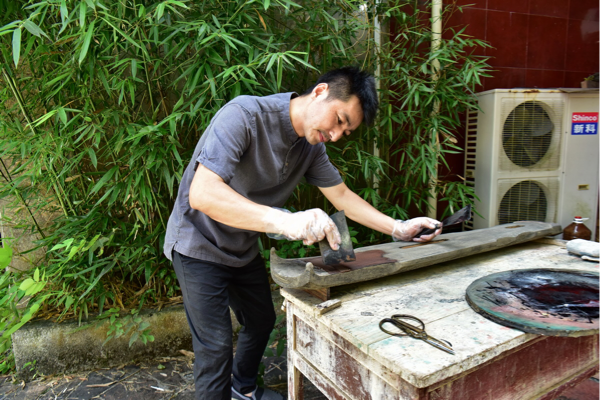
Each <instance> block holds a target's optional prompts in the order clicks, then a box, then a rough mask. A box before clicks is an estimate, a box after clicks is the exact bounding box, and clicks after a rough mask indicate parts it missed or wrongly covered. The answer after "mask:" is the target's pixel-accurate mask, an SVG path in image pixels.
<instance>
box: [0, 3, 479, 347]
mask: <svg viewBox="0 0 600 400" xmlns="http://www.w3.org/2000/svg"><path fill="white" fill-rule="evenodd" d="M409 4H412V3H411V2H406V1H401V0H396V1H391V2H382V3H381V4H379V5H378V7H379V9H377V10H376V9H374V8H371V9H368V10H364V11H361V10H360V9H359V8H358V5H359V3H358V2H355V1H353V0H341V1H337V2H329V1H315V0H306V1H302V2H299V3H296V2H293V1H291V0H273V1H270V0H260V1H259V0H244V1H241V0H231V1H221V0H201V1H189V0H165V1H152V0H123V1H119V2H110V1H103V0H42V1H37V0H36V1H26V0H0V9H3V10H5V12H3V14H2V15H0V52H1V55H0V69H1V76H0V82H1V84H0V172H1V175H0V180H1V181H2V184H1V185H0V198H2V199H5V200H7V201H8V202H9V206H8V208H7V210H10V212H7V211H6V210H5V211H4V212H3V213H2V216H3V218H10V219H11V220H12V221H13V222H14V221H18V224H17V225H18V226H20V227H22V228H24V229H26V230H27V231H28V232H31V233H32V234H35V235H37V237H39V241H38V245H39V247H40V248H45V249H48V250H47V254H46V258H45V259H43V260H41V261H40V264H39V265H37V269H36V271H39V272H38V279H35V276H33V274H34V272H33V271H30V272H27V273H24V274H23V275H17V274H12V273H9V272H7V273H6V274H5V275H3V278H2V279H3V280H2V281H1V282H4V283H2V284H3V285H4V286H2V287H3V289H2V293H1V294H2V295H3V296H4V301H3V303H2V304H0V315H1V316H2V317H1V318H2V321H3V322H2V323H5V324H7V325H5V329H6V331H5V332H9V331H10V330H11V329H13V328H14V327H15V326H17V325H18V324H19V323H20V322H17V321H23V319H24V318H28V317H29V318H30V317H31V316H33V315H34V314H35V310H37V309H39V307H41V306H42V305H43V307H44V310H45V312H46V313H50V314H52V313H54V315H58V316H59V317H60V318H66V317H76V318H78V319H79V320H80V321H81V320H82V319H85V318H87V317H88V314H89V313H91V312H96V313H98V314H99V315H103V313H105V310H106V309H112V310H114V309H119V310H131V309H134V310H139V309H140V308H141V307H142V306H143V305H144V304H156V303H158V302H163V301H168V300H169V299H170V298H173V297H175V296H176V295H177V294H178V286H177V281H176V277H175V275H174V272H173V271H172V268H171V266H170V265H169V263H168V261H167V260H166V258H164V257H163V255H162V244H163V243H162V241H163V237H164V232H165V228H166V223H167V220H168V217H169V214H170V212H171V210H172V207H173V202H174V200H175V197H176V195H177V189H178V183H179V181H180V179H181V176H182V174H183V169H184V168H185V166H186V165H187V163H188V162H189V160H190V157H191V154H192V151H193V149H194V147H195V145H196V143H197V141H198V139H199V137H200V136H201V134H202V132H203V130H204V129H205V128H206V126H207V125H208V123H209V122H210V120H211V118H212V117H213V116H214V114H215V113H216V111H217V110H218V109H219V108H220V107H221V106H223V105H224V104H225V103H226V102H227V101H229V100H231V99H232V98H234V97H236V96H238V95H240V94H252V95H267V94H272V93H275V92H280V91H290V90H295V91H298V92H302V91H304V89H305V88H307V87H309V86H310V85H311V84H312V83H313V82H314V80H315V79H316V77H317V76H318V75H319V74H320V73H322V72H325V71H327V70H329V69H331V68H333V67H338V66H342V65H348V64H356V63H358V64H360V65H361V66H362V67H365V68H367V69H369V70H371V71H375V69H376V66H377V65H380V66H381V76H380V78H379V81H380V87H381V89H380V93H381V113H380V116H379V119H378V121H377V124H376V125H375V127H373V128H370V129H362V130H361V131H359V132H356V133H355V134H354V135H352V136H351V137H350V138H349V140H345V141H342V142H339V143H336V144H333V145H332V146H330V147H329V148H328V151H329V154H330V157H331V160H332V162H333V163H334V164H335V165H336V166H337V167H338V168H339V170H340V171H341V173H342V174H343V176H344V179H345V182H346V183H347V184H348V186H349V187H350V188H351V189H353V190H355V191H356V192H357V193H360V194H361V195H362V196H363V197H364V198H366V199H367V200H368V201H370V202H371V203H372V204H374V205H375V206H376V207H377V208H379V209H380V210H381V211H383V212H384V213H386V214H388V215H390V216H392V217H396V218H403V219H404V218H406V217H407V216H408V211H407V210H408V208H409V205H415V206H416V208H417V209H418V211H419V212H420V213H423V212H425V211H426V208H427V198H428V196H429V193H428V190H429V189H431V188H432V189H433V190H434V191H436V192H437V193H438V195H439V196H440V197H441V198H444V199H446V200H448V201H449V204H450V205H449V208H452V207H455V206H457V205H459V204H460V205H462V203H463V202H467V201H468V200H467V197H466V195H467V194H469V193H470V190H469V189H468V188H467V187H466V186H465V185H464V184H463V183H462V182H460V181H456V179H455V177H451V176H449V177H440V176H437V175H436V174H435V171H434V170H435V166H436V165H438V164H441V165H444V163H445V157H446V156H447V155H448V154H450V153H452V152H456V151H459V149H458V148H457V147H456V145H455V144H454V139H453V135H454V132H455V129H456V127H457V126H458V120H459V119H458V115H459V114H458V113H460V112H461V111H464V110H466V109H468V108H473V107H475V102H474V98H473V96H472V93H473V91H474V89H475V87H476V85H477V84H478V83H479V79H480V77H481V76H485V73H486V71H487V69H486V68H487V65H486V64H485V61H484V60H482V59H480V58H477V57H475V56H472V55H471V53H472V51H473V49H474V48H475V47H477V46H484V44H483V43H482V42H480V41H478V40H475V39H473V38H469V37H467V36H465V35H464V34H463V33H462V32H460V31H459V32H456V33H453V32H449V33H448V34H447V35H446V36H445V37H448V38H449V39H446V40H443V41H442V45H441V47H440V49H439V50H437V51H436V52H435V53H432V52H431V51H429V50H428V45H427V43H428V42H429V41H430V39H431V33H430V30H429V22H428V21H427V20H426V19H424V18H423V17H422V15H421V14H420V12H419V11H418V10H414V9H413V8H412V7H411V6H409ZM376 15H379V16H381V18H382V20H383V21H384V22H385V21H387V22H388V23H392V24H394V25H395V26H396V29H395V35H394V36H393V37H389V38H388V40H385V41H384V43H383V44H382V45H381V46H378V45H376V43H375V42H374V41H373V39H372V37H373V35H372V33H373V30H374V21H375V18H376ZM433 59H438V60H439V61H440V63H441V67H440V70H439V72H438V74H437V78H436V79H432V78H431V74H432V72H433V71H434V70H433V69H432V61H433ZM374 146H377V148H378V149H379V153H378V154H379V155H377V153H375V152H374ZM431 176H434V177H435V179H434V181H433V182H432V181H431V179H430V177H431ZM287 207H288V208H290V209H306V208H312V207H321V208H323V209H325V210H326V211H328V212H331V211H332V207H331V205H330V204H329V203H328V202H327V201H326V200H325V199H324V198H323V196H322V195H321V194H320V192H319V191H318V190H316V189H315V188H313V187H310V186H308V185H300V186H299V188H298V189H297V190H296V191H295V193H294V196H293V198H292V199H290V201H289V203H288V205H287ZM44 220H49V221H51V222H50V223H49V224H44V223H42V222H41V221H44ZM353 228H354V232H355V237H356V239H357V241H358V243H359V244H363V245H364V244H370V243H375V242H377V241H381V240H389V238H383V237H382V236H381V235H379V234H377V233H373V232H371V231H369V230H366V229H364V228H362V227H357V226H354V227H353ZM261 244H264V248H263V250H264V253H266V254H268V252H267V251H266V250H267V249H269V248H270V246H271V245H272V243H271V241H270V240H269V239H266V238H263V242H262V243H261ZM282 249H283V250H282V252H283V253H285V254H282V255H285V256H290V255H291V256H301V255H311V254H310V252H311V251H315V250H311V249H306V248H303V247H302V246H300V245H298V244H297V243H288V244H286V245H282ZM313 249H315V247H313ZM6 257H7V256H6V254H4V255H3V254H2V253H0V263H4V262H5V260H6ZM40 274H41V278H40V277H39V275H40ZM25 282H27V283H26V284H25ZM11 283H18V284H11ZM42 283H43V285H42ZM21 288H23V289H21ZM27 292H29V294H31V295H32V297H31V300H30V304H31V305H30V306H28V308H27V309H26V310H25V311H18V310H16V309H15V308H14V305H15V304H16V302H18V301H19V300H20V299H21V298H22V297H23V296H24V295H25V293H27ZM36 307H37V308H36ZM108 315H110V318H112V317H113V316H115V313H114V312H113V311H111V312H110V313H109V314H108ZM11 318H12V319H11ZM131 318H132V319H131V320H127V321H120V322H118V319H116V317H115V320H114V321H113V325H112V326H113V329H112V330H111V332H110V335H112V336H117V335H123V334H125V333H126V332H130V333H133V335H137V336H136V339H139V340H142V341H144V340H146V341H147V340H151V339H150V338H151V336H150V335H149V333H148V331H147V330H146V329H145V328H146V327H144V329H142V328H141V325H140V324H139V323H136V320H135V318H136V317H135V316H132V317H131ZM117 322H118V323H117ZM10 324H13V325H10ZM119 324H120V325H119ZM136 324H137V325H136ZM9 325H10V327H9ZM3 337H4V336H3ZM132 339H133V336H132ZM3 340H4V339H3ZM132 343H133V342H132ZM0 346H4V344H0ZM2 348H4V347H2Z"/></svg>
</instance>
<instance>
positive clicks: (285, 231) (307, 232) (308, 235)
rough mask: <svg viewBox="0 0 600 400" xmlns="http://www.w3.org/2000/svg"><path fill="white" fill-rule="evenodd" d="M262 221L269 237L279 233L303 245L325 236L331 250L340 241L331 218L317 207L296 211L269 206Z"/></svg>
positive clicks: (335, 247)
mask: <svg viewBox="0 0 600 400" xmlns="http://www.w3.org/2000/svg"><path fill="white" fill-rule="evenodd" d="M263 222H264V223H265V229H266V231H267V232H269V233H268V234H267V235H268V236H269V237H275V235H277V236H278V235H281V236H283V237H284V238H285V239H288V240H302V242H303V243H304V244H305V245H311V244H313V243H317V242H319V241H321V240H323V239H325V238H327V241H328V242H329V246H331V248H332V249H333V250H337V249H338V248H339V245H340V243H341V242H342V238H341V236H340V232H339V231H338V228H337V226H336V225H335V223H334V222H333V220H332V219H331V218H329V216H328V215H327V214H326V213H325V211H323V210H321V209H319V208H313V209H311V210H306V211H299V212H296V213H290V212H289V211H287V210H281V209H276V208H271V210H270V211H269V212H268V213H267V214H266V215H265V217H264V218H263ZM273 234H275V235H273Z"/></svg>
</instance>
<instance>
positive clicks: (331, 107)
mask: <svg viewBox="0 0 600 400" xmlns="http://www.w3.org/2000/svg"><path fill="white" fill-rule="evenodd" d="M310 96H311V102H310V103H309V104H308V106H307V107H306V109H305V112H304V123H303V135H301V136H303V137H305V138H306V140H307V141H308V143H310V144H312V145H315V144H317V143H321V142H336V141H338V140H339V139H340V138H342V137H343V136H347V135H349V134H350V133H352V131H354V130H355V129H356V128H358V126H359V125H360V123H361V122H362V119H363V111H362V107H361V106H360V101H359V100H358V97H356V96H351V97H350V99H349V100H348V101H346V102H344V101H341V100H338V99H333V100H331V99H329V98H328V97H329V89H328V86H327V85H326V84H320V85H318V86H317V87H316V88H315V89H314V90H313V92H312V93H311V95H310Z"/></svg>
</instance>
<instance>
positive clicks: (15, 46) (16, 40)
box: [12, 28, 21, 67]
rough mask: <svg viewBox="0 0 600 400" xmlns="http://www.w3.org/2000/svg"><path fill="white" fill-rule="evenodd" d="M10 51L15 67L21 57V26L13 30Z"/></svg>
mask: <svg viewBox="0 0 600 400" xmlns="http://www.w3.org/2000/svg"><path fill="white" fill-rule="evenodd" d="M12 53H13V61H14V63H15V67H17V66H19V58H20V57H21V28H18V29H15V30H14V31H13V37H12Z"/></svg>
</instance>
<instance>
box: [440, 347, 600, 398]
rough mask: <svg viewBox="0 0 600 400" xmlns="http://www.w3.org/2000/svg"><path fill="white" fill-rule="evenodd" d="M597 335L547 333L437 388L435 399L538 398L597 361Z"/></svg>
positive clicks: (591, 366) (586, 369)
mask: <svg viewBox="0 0 600 400" xmlns="http://www.w3.org/2000/svg"><path fill="white" fill-rule="evenodd" d="M597 354H598V338H597V336H586V337H580V338H563V337H546V338H545V339H544V340H540V341H538V342H536V343H535V344H533V345H531V346H526V347H525V348H523V349H521V350H520V351H516V352H513V353H512V354H511V355H509V356H508V357H503V358H501V359H500V360H498V361H496V362H492V363H489V364H487V365H486V366H484V367H482V368H477V369H475V370H473V371H472V372H471V373H469V374H467V375H464V376H462V377H461V378H460V379H457V380H452V381H450V382H448V383H446V384H445V385H443V386H441V387H438V388H436V389H435V390H433V391H432V392H431V393H430V396H429V398H430V399H432V400H433V399H435V400H455V399H461V400H483V399H489V400H521V399H522V400H525V399H537V398H539V397H540V396H542V395H543V394H544V393H546V392H548V391H549V390H552V389H553V388H555V387H556V386H557V385H563V384H565V382H567V381H569V380H570V379H573V378H574V377H576V376H579V375H582V374H585V373H586V371H588V370H589V369H590V368H593V367H594V366H595V365H597V363H598V356H597Z"/></svg>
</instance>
